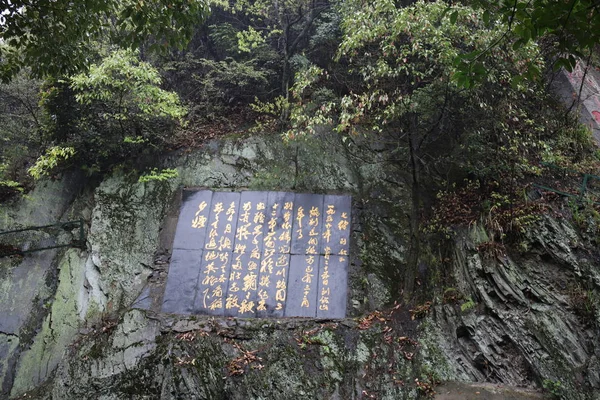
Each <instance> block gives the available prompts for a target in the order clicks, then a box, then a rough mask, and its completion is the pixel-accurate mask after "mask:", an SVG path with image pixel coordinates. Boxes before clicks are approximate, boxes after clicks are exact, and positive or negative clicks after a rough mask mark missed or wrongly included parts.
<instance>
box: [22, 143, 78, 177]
mask: <svg viewBox="0 0 600 400" xmlns="http://www.w3.org/2000/svg"><path fill="white" fill-rule="evenodd" d="M74 155H75V149H74V148H72V147H59V146H53V147H50V148H49V149H47V150H46V153H45V154H43V155H41V156H40V157H39V158H38V159H37V161H36V162H35V164H34V165H33V166H32V167H31V168H29V170H28V171H29V174H30V175H31V176H33V177H34V178H35V179H40V178H41V177H42V176H46V175H50V173H51V172H52V170H53V169H55V168H56V167H57V166H58V165H59V163H63V162H64V161H66V160H68V159H69V158H71V157H72V156H74Z"/></svg>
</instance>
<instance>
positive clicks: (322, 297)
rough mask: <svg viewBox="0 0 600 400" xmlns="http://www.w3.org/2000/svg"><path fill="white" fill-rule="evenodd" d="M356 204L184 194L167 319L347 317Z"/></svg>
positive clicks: (288, 196) (311, 197)
mask: <svg viewBox="0 0 600 400" xmlns="http://www.w3.org/2000/svg"><path fill="white" fill-rule="evenodd" d="M350 211H351V198H350V197H349V196H334V195H317V194H294V193H288V192H252V191H245V192H242V193H233V192H211V191H208V190H202V191H196V192H195V191H189V190H185V191H184V192H183V202H182V208H181V211H180V214H179V221H178V224H177V231H176V234H175V239H174V242H173V255H172V257H171V266H170V270H169V276H168V278H167V284H166V288H165V296H164V301H163V305H162V310H163V311H164V312H172V313H179V314H192V313H195V314H208V315H215V316H230V317H238V318H251V317H261V318H264V317H277V318H278V317H310V318H315V317H317V318H327V319H330V318H344V316H345V313H346V298H347V293H348V287H347V285H348V252H349V249H350V228H351V226H350V225H351V214H350Z"/></svg>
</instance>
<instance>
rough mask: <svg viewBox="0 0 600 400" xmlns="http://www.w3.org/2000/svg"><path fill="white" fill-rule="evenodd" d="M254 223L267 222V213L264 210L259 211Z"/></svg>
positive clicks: (255, 215)
mask: <svg viewBox="0 0 600 400" xmlns="http://www.w3.org/2000/svg"><path fill="white" fill-rule="evenodd" d="M254 223H255V224H264V223H265V214H264V213H262V212H257V213H255V214H254Z"/></svg>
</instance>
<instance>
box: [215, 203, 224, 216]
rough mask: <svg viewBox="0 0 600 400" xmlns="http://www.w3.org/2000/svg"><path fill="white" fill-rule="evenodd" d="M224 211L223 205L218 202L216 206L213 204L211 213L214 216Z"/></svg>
mask: <svg viewBox="0 0 600 400" xmlns="http://www.w3.org/2000/svg"><path fill="white" fill-rule="evenodd" d="M224 210H225V209H224V208H223V203H221V202H219V203H217V204H215V207H214V208H213V213H215V214H220V213H222V212H223V211H224Z"/></svg>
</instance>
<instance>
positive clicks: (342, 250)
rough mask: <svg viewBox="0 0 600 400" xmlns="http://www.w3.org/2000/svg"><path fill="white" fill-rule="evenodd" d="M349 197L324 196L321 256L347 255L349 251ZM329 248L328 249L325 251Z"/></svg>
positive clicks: (350, 205)
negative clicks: (327, 254)
mask: <svg viewBox="0 0 600 400" xmlns="http://www.w3.org/2000/svg"><path fill="white" fill-rule="evenodd" d="M351 208H352V200H351V198H350V196H329V195H328V196H325V200H324V202H323V227H322V235H321V243H322V250H323V251H322V254H326V253H328V252H329V253H330V254H341V255H345V256H347V255H348V252H349V250H350V225H351V221H350V209H351ZM327 248H329V249H327Z"/></svg>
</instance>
